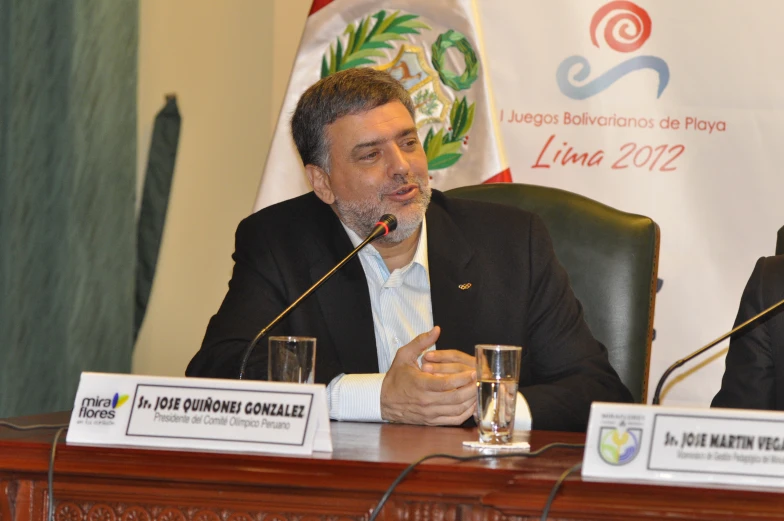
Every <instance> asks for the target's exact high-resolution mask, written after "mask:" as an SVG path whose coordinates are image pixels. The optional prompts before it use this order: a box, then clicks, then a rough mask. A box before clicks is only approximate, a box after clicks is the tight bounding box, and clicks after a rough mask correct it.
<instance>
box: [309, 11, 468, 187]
mask: <svg viewBox="0 0 784 521" xmlns="http://www.w3.org/2000/svg"><path fill="white" fill-rule="evenodd" d="M429 24H430V25H429ZM431 25H435V24H431V22H430V21H429V20H428V22H427V23H425V22H424V21H423V20H422V19H421V17H420V16H419V15H417V14H413V13H404V12H401V11H394V12H387V11H384V10H381V11H378V12H376V13H375V14H372V15H368V16H365V17H364V18H361V19H359V20H356V21H355V22H354V23H350V24H349V25H348V26H346V29H345V30H344V31H343V33H342V34H341V35H339V36H337V37H336V39H335V40H334V43H333V44H331V45H330V46H329V49H328V50H327V51H326V52H325V53H324V56H323V57H322V59H321V77H322V78H324V77H326V76H328V75H330V74H332V73H334V72H337V71H342V70H346V69H350V68H353V67H361V66H370V67H374V68H376V69H379V70H386V71H388V72H389V73H390V74H391V75H392V77H394V78H395V79H397V80H398V81H400V82H401V83H402V84H403V86H404V87H405V88H406V90H408V92H409V93H410V94H411V97H412V99H413V101H414V108H415V111H416V124H417V129H419V130H420V134H424V138H423V147H424V149H425V154H426V155H427V161H428V164H427V166H428V170H430V171H431V176H433V175H438V174H434V173H433V172H434V171H438V170H442V169H446V168H448V167H450V166H452V165H454V164H455V163H457V162H458V161H459V160H460V158H461V157H462V156H463V154H465V152H466V150H467V148H468V132H469V130H471V126H472V125H473V122H474V110H475V108H476V103H475V102H473V98H474V96H475V95H476V93H475V92H474V91H473V90H472V89H471V86H472V84H473V83H474V82H475V81H476V80H477V78H478V77H479V59H478V57H477V54H476V52H475V51H474V48H473V46H472V45H471V43H470V42H469V40H468V38H467V37H466V36H465V35H463V34H461V33H459V32H457V31H454V30H452V29H445V30H443V32H441V30H440V29H439V30H436V29H434V28H433V27H431ZM449 49H451V51H449V53H447V51H448V50H449ZM428 51H429V54H430V59H429V60H428ZM451 53H455V54H454V56H460V57H461V58H462V60H461V61H463V62H464V64H463V70H462V71H459V70H458V71H454V70H452V68H451V67H452V64H453V56H452V55H451ZM458 93H461V95H460V96H459V95H458ZM425 131H426V132H425Z"/></svg>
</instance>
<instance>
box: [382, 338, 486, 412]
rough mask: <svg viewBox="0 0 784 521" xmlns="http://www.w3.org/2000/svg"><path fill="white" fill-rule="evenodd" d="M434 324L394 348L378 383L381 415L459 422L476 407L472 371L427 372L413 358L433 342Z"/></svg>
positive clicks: (416, 357)
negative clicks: (386, 369) (379, 386)
mask: <svg viewBox="0 0 784 521" xmlns="http://www.w3.org/2000/svg"><path fill="white" fill-rule="evenodd" d="M440 334H441V329H440V328H439V327H438V326H436V327H434V328H433V329H431V330H430V331H428V332H427V333H422V334H421V335H419V336H417V337H416V338H414V340H412V341H411V342H410V343H408V344H406V345H404V346H403V347H401V348H400V349H398V351H397V354H396V355H395V359H394V360H393V361H392V366H391V367H390V368H389V371H387V374H386V376H385V377H384V382H383V384H382V385H381V418H382V419H384V420H387V421H392V422H397V423H413V424H420V425H460V424H462V423H463V422H464V421H465V420H467V419H468V418H470V417H471V415H472V414H473V413H474V409H475V407H476V371H475V370H470V369H469V370H466V371H460V372H455V373H451V374H430V373H426V372H424V371H422V370H421V369H420V368H419V364H418V363H417V359H418V358H419V355H420V354H422V352H423V351H425V350H426V349H428V348H429V347H430V346H432V345H433V344H435V343H436V340H438V336H439V335H440Z"/></svg>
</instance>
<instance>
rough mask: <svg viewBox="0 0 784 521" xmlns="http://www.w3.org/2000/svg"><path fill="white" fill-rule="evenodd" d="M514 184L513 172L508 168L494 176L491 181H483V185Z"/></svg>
mask: <svg viewBox="0 0 784 521" xmlns="http://www.w3.org/2000/svg"><path fill="white" fill-rule="evenodd" d="M511 182H512V170H510V169H509V168H507V169H506V170H504V171H503V172H501V173H499V174H496V175H494V176H493V177H491V178H490V179H488V180H486V181H482V184H487V183H511Z"/></svg>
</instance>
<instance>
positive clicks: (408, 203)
mask: <svg viewBox="0 0 784 521" xmlns="http://www.w3.org/2000/svg"><path fill="white" fill-rule="evenodd" d="M291 127H292V134H293V137H294V141H295V143H296V145H297V149H298V151H299V154H300V157H301V158H302V162H303V164H304V165H305V171H306V173H307V176H308V179H309V180H310V183H311V186H312V187H313V192H311V193H308V194H306V195H303V196H300V197H297V198H294V199H291V200H288V201H284V202H282V203H279V204H276V205H273V206H270V207H268V208H265V209H263V210H261V211H259V212H257V213H255V214H253V215H251V216H250V217H248V218H246V219H245V220H243V221H242V222H241V223H240V225H239V227H238V228H237V234H236V248H235V252H234V255H233V259H234V263H235V264H234V272H233V274H232V278H231V281H230V282H229V291H228V293H227V294H226V297H225V299H224V301H223V303H222V305H221V307H220V309H219V310H218V313H217V314H216V315H215V316H213V317H212V319H211V320H210V323H209V325H208V327H207V332H206V334H205V337H204V342H203V344H202V347H201V350H200V351H199V352H198V353H197V354H196V356H195V357H194V358H193V360H192V361H191V363H190V364H189V365H188V369H187V371H186V374H187V375H188V376H207V377H219V378H236V377H237V375H238V373H239V369H240V364H241V360H242V356H243V351H244V350H245V348H246V347H247V346H248V343H249V342H250V341H251V339H252V338H253V337H254V336H255V335H256V333H257V332H258V331H259V330H261V329H262V328H263V327H264V326H265V325H266V324H267V323H269V322H270V321H271V320H272V319H273V318H274V317H276V316H277V315H278V314H279V313H280V312H281V311H282V310H283V309H284V308H286V306H288V305H289V304H290V303H291V302H293V301H294V300H295V299H296V298H297V297H299V296H300V295H301V294H302V293H303V292H304V291H306V290H307V289H308V288H309V287H310V286H311V285H312V284H313V283H314V282H315V281H317V280H318V279H319V278H321V276H322V275H324V274H325V273H326V272H327V271H329V270H330V269H331V268H332V267H333V266H334V265H335V264H337V262H339V261H340V260H341V259H342V258H343V257H344V256H345V255H346V254H348V253H349V252H350V251H351V250H352V249H353V246H357V245H358V244H359V243H360V242H361V241H362V240H363V239H364V237H365V236H366V235H367V234H368V233H369V232H370V231H371V229H372V228H373V226H374V224H375V223H376V221H377V220H378V218H379V217H380V216H381V215H383V214H387V213H389V214H393V215H395V216H396V217H397V221H398V225H397V229H396V230H395V231H393V232H391V233H389V234H388V235H387V236H384V237H381V238H380V239H378V240H376V241H375V242H374V243H373V244H372V245H368V246H367V247H365V248H364V249H363V250H362V251H361V252H360V253H359V255H358V258H355V259H353V260H352V261H350V262H349V263H348V264H346V265H345V266H344V268H343V269H342V270H341V271H339V272H337V273H336V274H335V276H334V277H332V278H331V279H329V280H328V281H327V282H326V283H325V284H324V285H323V286H322V287H321V288H319V289H318V290H317V291H316V292H315V294H313V295H312V296H311V297H309V298H308V299H307V300H305V301H304V302H303V303H302V305H301V306H300V307H299V308H297V309H296V310H295V311H293V312H292V313H291V314H290V315H289V316H288V317H287V318H286V319H285V320H284V321H282V322H281V323H280V324H278V326H276V327H275V328H274V329H273V330H272V331H271V332H270V334H276V335H298V336H313V337H316V338H317V339H318V349H317V356H316V381H317V382H318V383H324V384H326V385H327V396H328V400H329V410H330V417H331V418H333V419H338V420H355V421H394V422H401V423H414V424H426V425H459V424H461V423H463V422H464V421H465V420H467V419H469V418H471V416H472V415H473V413H474V409H475V407H476V374H475V366H474V357H473V352H474V346H475V345H476V344H480V343H482V344H511V345H521V346H523V359H522V363H521V368H520V382H519V383H520V386H519V390H520V392H521V395H518V402H517V412H516V415H515V416H516V426H517V427H518V428H535V429H546V430H585V428H586V425H587V422H588V413H589V409H590V404H591V402H592V401H594V400H600V401H622V402H630V401H632V398H631V395H630V393H629V391H628V390H627V389H626V387H624V385H623V383H621V380H620V379H619V378H618V375H617V374H616V373H615V371H614V370H613V368H612V367H611V366H610V364H609V361H608V358H607V351H606V349H605V348H604V346H603V345H601V344H600V343H599V342H598V341H597V340H596V339H595V338H593V336H592V335H591V332H590V330H589V329H588V326H587V325H586V323H585V321H584V319H583V313H582V308H581V305H580V303H579V302H578V301H577V299H576V298H575V296H574V294H573V292H572V289H571V287H570V285H569V280H568V277H567V275H566V272H565V271H564V270H563V268H562V267H561V265H560V264H559V263H558V261H557V259H556V258H555V253H554V252H553V247H552V244H551V241H550V237H549V235H548V233H547V230H546V229H545V227H544V225H543V223H542V222H541V220H540V219H539V218H538V217H536V216H535V215H533V214H531V213H528V212H525V211H522V210H518V209H516V208H512V207H507V206H502V205H495V204H489V203H480V202H473V201H465V200H456V199H451V198H449V197H447V196H445V195H444V194H442V193H440V192H438V191H435V190H432V189H431V188H430V186H429V176H428V171H427V158H426V156H425V152H424V149H423V147H422V143H421V142H420V141H419V138H418V137H417V129H416V125H415V123H414V106H413V103H412V101H411V98H410V96H409V95H408V92H406V90H405V89H404V88H403V86H402V85H401V84H400V83H398V82H397V81H396V80H394V79H393V78H392V77H391V76H389V74H387V73H386V72H380V71H376V70H373V69H369V68H356V69H349V70H346V71H341V72H338V73H335V74H333V75H331V76H328V77H326V78H323V79H322V80H320V81H319V82H317V83H316V84H315V85H313V86H311V87H310V88H309V89H308V90H307V91H306V92H305V93H304V94H303V95H302V98H301V99H300V100H299V102H298V104H297V108H296V110H295V112H294V115H293V117H292V119H291ZM292 175H296V174H295V173H292ZM265 344H266V342H262V345H265ZM422 353H425V354H424V356H421V357H420V355H422ZM266 374H267V351H266V349H263V348H258V349H256V351H255V352H254V354H253V355H252V356H251V358H250V360H249V362H248V368H247V375H248V377H250V378H257V379H263V378H265V377H266Z"/></svg>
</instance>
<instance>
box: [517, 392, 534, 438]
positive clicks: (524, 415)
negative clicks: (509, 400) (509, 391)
mask: <svg viewBox="0 0 784 521" xmlns="http://www.w3.org/2000/svg"><path fill="white" fill-rule="evenodd" d="M514 430H516V431H530V430H531V408H530V407H528V401H527V400H526V399H525V397H524V396H523V393H520V392H518V393H517V403H516V404H515V423H514Z"/></svg>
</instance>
